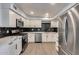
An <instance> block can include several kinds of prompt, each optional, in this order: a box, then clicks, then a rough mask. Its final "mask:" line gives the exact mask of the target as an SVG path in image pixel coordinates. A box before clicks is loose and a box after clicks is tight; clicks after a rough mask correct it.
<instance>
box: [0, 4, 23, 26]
mask: <svg viewBox="0 0 79 59" xmlns="http://www.w3.org/2000/svg"><path fill="white" fill-rule="evenodd" d="M10 5H11V4H7V3H3V4H0V27H16V19H20V18H22V17H21V16H19V15H18V13H17V12H15V11H13V10H11V9H10V8H11V7H10ZM21 14H22V13H21Z"/></svg>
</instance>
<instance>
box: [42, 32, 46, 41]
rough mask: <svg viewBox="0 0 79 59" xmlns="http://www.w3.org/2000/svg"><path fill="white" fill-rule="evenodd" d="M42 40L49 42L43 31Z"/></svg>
mask: <svg viewBox="0 0 79 59" xmlns="http://www.w3.org/2000/svg"><path fill="white" fill-rule="evenodd" d="M42 42H47V38H46V34H45V33H42Z"/></svg>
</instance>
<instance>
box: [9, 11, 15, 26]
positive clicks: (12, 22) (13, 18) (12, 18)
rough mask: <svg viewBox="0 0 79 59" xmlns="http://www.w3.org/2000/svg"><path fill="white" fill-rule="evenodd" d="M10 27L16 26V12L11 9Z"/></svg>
mask: <svg viewBox="0 0 79 59" xmlns="http://www.w3.org/2000/svg"><path fill="white" fill-rule="evenodd" d="M9 27H16V13H14V12H13V11H11V10H9Z"/></svg>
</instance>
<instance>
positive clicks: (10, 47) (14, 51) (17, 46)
mask: <svg viewBox="0 0 79 59" xmlns="http://www.w3.org/2000/svg"><path fill="white" fill-rule="evenodd" d="M5 40H6V42H5V43H6V44H5V43H3V44H2V45H0V55H19V54H20V52H21V51H22V37H21V36H13V37H10V38H9V39H7V38H6V39H5ZM5 40H4V41H5ZM7 40H9V41H10V40H11V41H10V42H7ZM1 41H2V42H3V40H1Z"/></svg>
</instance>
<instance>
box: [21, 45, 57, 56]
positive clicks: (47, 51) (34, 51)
mask: <svg viewBox="0 0 79 59" xmlns="http://www.w3.org/2000/svg"><path fill="white" fill-rule="evenodd" d="M22 55H57V52H56V49H55V43H29V44H28V47H27V49H26V50H25V51H24V52H23V53H22Z"/></svg>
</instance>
